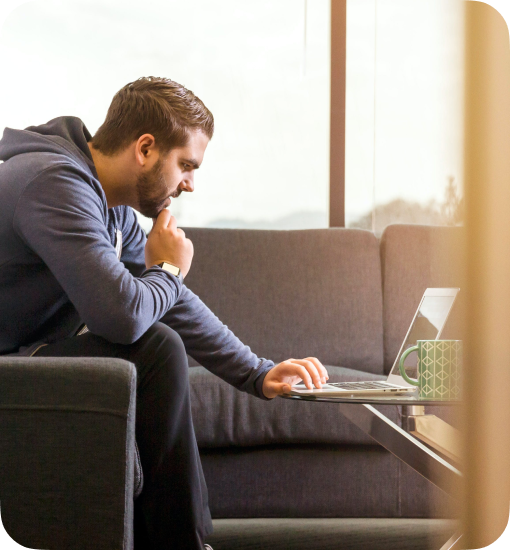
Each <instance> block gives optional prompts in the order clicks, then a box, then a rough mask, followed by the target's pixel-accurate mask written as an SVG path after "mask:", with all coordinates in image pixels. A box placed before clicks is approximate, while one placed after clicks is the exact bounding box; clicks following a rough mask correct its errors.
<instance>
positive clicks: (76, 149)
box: [0, 116, 97, 177]
mask: <svg viewBox="0 0 510 550" xmlns="http://www.w3.org/2000/svg"><path fill="white" fill-rule="evenodd" d="M91 139H92V136H91V135H90V132H89V131H88V130H87V128H86V127H85V124H83V122H82V121H81V120H80V119H79V118H77V117H73V116H64V117H58V118H54V119H53V120H50V121H49V122H47V123H46V124H42V125H41V126H29V127H28V128H25V130H15V129H13V128H5V130H4V134H3V137H2V139H1V140H0V160H3V161H7V160H9V159H10V158H12V157H15V156H17V155H23V154H25V153H55V154H59V155H65V156H72V157H74V159H75V160H76V161H78V162H79V163H80V164H81V165H82V166H84V167H86V168H88V169H89V170H90V171H91V172H92V174H93V175H94V176H95V177H97V173H96V169H95V166H94V161H93V160H92V156H91V154H90V150H89V147H88V145H87V142H88V141H90V140H91Z"/></svg>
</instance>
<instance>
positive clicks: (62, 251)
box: [0, 117, 274, 397]
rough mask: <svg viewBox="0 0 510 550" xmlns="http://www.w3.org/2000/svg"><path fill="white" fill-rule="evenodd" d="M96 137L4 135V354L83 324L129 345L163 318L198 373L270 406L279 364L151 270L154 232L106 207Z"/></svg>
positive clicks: (70, 122)
mask: <svg viewBox="0 0 510 550" xmlns="http://www.w3.org/2000/svg"><path fill="white" fill-rule="evenodd" d="M90 140H91V135H90V134H89V132H88V130H87V128H86V127H85V126H84V124H83V122H82V121H81V120H80V119H78V118H75V117H60V118H56V119H53V120H51V121H50V122H48V123H47V124H44V125H42V126H31V127H29V128H26V129H25V130H13V129H11V128H6V129H5V131H4V134H3V138H2V140H0V160H3V161H4V162H3V163H2V164H0V354H12V353H18V354H22V353H24V352H23V350H26V349H29V348H30V346H31V345H33V344H34V343H35V342H46V343H51V342H55V341H57V340H60V339H63V338H69V337H72V336H74V335H75V334H76V332H77V330H78V329H79V328H80V326H82V325H83V324H86V325H87V327H88V329H89V330H90V331H91V332H92V333H94V334H97V335H98V336H101V337H103V338H105V339H106V340H108V341H110V342H115V343H120V344H130V343H132V342H135V341H136V340H137V339H138V338H140V336H142V335H143V334H144V333H145V332H146V331H147V329H148V328H149V327H150V326H152V325H153V324H154V323H155V322H157V321H161V322H164V323H166V324H167V325H169V326H170V327H172V328H173V329H174V330H176V331H177V332H178V334H179V335H180V336H181V338H182V340H183V342H184V345H185V346H186V350H187V352H188V354H189V355H190V356H192V357H193V358H194V359H196V360H197V361H198V362H199V363H200V364H202V365H204V366H205V367H206V368H208V369H209V370H210V371H211V372H213V373H214V374H216V375H218V376H220V377H221V378H223V379H224V380H226V381H227V382H229V383H231V384H232V385H234V386H235V387H237V388H239V389H241V390H244V391H248V392H249V393H252V394H253V395H256V396H258V397H263V394H262V391H261V385H262V381H263V378H264V374H265V373H266V372H267V371H268V370H269V369H270V368H271V367H272V366H273V365H274V363H273V362H271V361H268V360H265V359H259V358H258V357H257V356H256V355H255V354H254V353H252V352H251V350H250V348H249V347H248V346H245V345H244V344H243V343H242V342H240V340H239V339H238V338H237V337H236V336H235V335H234V334H233V333H232V332H231V331H230V330H229V329H228V328H227V327H226V326H225V325H224V324H223V323H221V322H220V321H219V319H218V318H217V317H216V316H215V315H214V314H213V313H212V312H211V311H210V310H209V309H208V308H207V306H206V305H205V304H204V303H203V302H202V301H201V300H200V299H199V298H198V297H197V296H196V295H195V294H193V292H191V291H190V290H189V289H188V288H187V287H186V286H185V285H184V284H182V283H181V282H180V281H179V279H177V278H176V277H174V276H173V275H171V274H170V273H168V272H167V271H164V270H162V269H160V268H159V267H157V266H156V267H151V268H150V269H146V267H145V255H144V250H145V243H146V235H145V233H144V231H143V230H142V228H141V227H140V225H139V224H138V221H137V219H136V216H135V213H134V212H133V210H132V209H131V208H130V207H128V206H117V207H115V208H110V209H108V206H107V202H106V196H105V194H104V191H103V188H102V187H101V184H100V183H99V180H98V176H97V172H96V169H95V167H94V162H93V160H92V156H91V154H90V150H89V148H88V145H87V141H90ZM116 247H117V250H116ZM119 255H120V258H119ZM27 346H28V348H27ZM20 348H21V349H20Z"/></svg>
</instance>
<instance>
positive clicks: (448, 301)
mask: <svg viewBox="0 0 510 550" xmlns="http://www.w3.org/2000/svg"><path fill="white" fill-rule="evenodd" d="M454 300H455V296H427V295H425V296H424V297H423V298H422V301H421V303H420V306H419V308H418V311H417V313H416V315H415V317H414V320H413V324H412V325H411V328H410V329H409V332H408V333H407V336H406V339H405V342H404V345H403V346H402V348H401V349H400V352H399V354H398V357H397V359H396V361H395V363H394V365H393V368H392V369H391V372H390V374H394V375H397V376H400V372H399V368H398V362H399V359H400V356H401V355H402V354H403V353H404V351H405V350H406V349H408V348H410V347H412V346H415V345H416V342H417V341H418V340H435V339H436V338H437V337H438V336H439V334H440V332H441V331H442V329H443V326H444V324H445V322H446V318H447V317H448V314H449V313H450V309H451V308H452V305H453V302H454ZM416 364H417V357H416V353H411V354H410V355H408V357H407V358H406V360H405V362H404V365H405V367H406V372H407V374H408V375H409V376H411V377H412V378H416V375H417V373H416Z"/></svg>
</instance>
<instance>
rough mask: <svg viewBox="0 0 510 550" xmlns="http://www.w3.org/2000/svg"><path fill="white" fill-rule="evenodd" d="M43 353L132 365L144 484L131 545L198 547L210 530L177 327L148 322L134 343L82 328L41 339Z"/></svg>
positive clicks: (139, 548) (139, 547)
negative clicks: (118, 360) (109, 359)
mask: <svg viewBox="0 0 510 550" xmlns="http://www.w3.org/2000/svg"><path fill="white" fill-rule="evenodd" d="M36 355H37V356H46V357H118V358H121V359H126V360H128V361H131V362H132V363H134V364H135V366H136V369H137V400H136V441H137V443H138V448H139V451H140V460H141V462H142V468H143V473H144V487H143V491H142V493H141V495H140V496H139V498H138V499H137V500H136V501H135V549H136V550H146V549H147V550H149V549H150V550H160V549H161V550H162V549H165V550H170V549H172V550H174V549H175V550H180V549H183V550H184V549H186V550H198V549H200V550H202V548H203V540H204V537H205V536H206V535H208V534H210V533H211V532H212V522H211V516H210V513H209V508H208V505H207V489H206V485H205V480H204V477H203V473H202V466H201V463H200V456H199V454H198V448H197V444H196V439H195V433H194V430H193V423H192V419H191V404H190V394H189V379H188V362H187V357H186V350H185V348H184V345H183V343H182V340H181V339H180V337H179V335H178V334H177V333H176V332H175V331H174V330H172V329H171V328H169V327H168V326H166V325H165V324H163V323H156V324H154V325H153V326H152V327H151V328H150V329H149V330H148V331H147V332H146V333H145V334H144V335H143V336H142V337H141V338H140V339H139V340H137V341H136V342H135V343H134V344H130V345H121V344H113V343H111V342H108V341H106V340H105V339H104V338H101V337H99V336H96V335H94V334H91V333H90V332H89V333H86V334H83V335H82V336H75V337H74V338H69V339H67V340H62V341H60V342H56V343H54V344H49V345H47V346H44V347H42V348H41V349H40V350H39V351H38V352H37V354H36Z"/></svg>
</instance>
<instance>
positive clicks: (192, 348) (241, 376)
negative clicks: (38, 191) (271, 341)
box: [121, 208, 274, 399]
mask: <svg viewBox="0 0 510 550" xmlns="http://www.w3.org/2000/svg"><path fill="white" fill-rule="evenodd" d="M127 210H128V212H126V215H125V216H124V220H126V223H125V224H124V226H123V228H122V234H123V235H125V238H124V245H123V248H122V256H121V260H122V261H123V262H124V264H125V265H126V267H127V268H128V269H129V270H130V271H131V273H133V274H135V275H136V274H137V273H141V272H142V271H143V269H144V267H145V252H144V251H145V242H146V240H147V239H146V237H145V233H144V231H143V230H142V228H141V227H140V224H139V223H138V220H137V219H136V216H135V213H134V212H133V210H132V209H131V208H128V209H127ZM160 321H161V322H162V323H165V324H167V325H168V326H169V327H171V328H173V329H174V330H175V331H176V332H177V334H179V336H180V337H181V339H182V341H183V343H184V346H185V348H186V352H187V353H188V354H189V355H190V356H191V357H193V359H195V360H196V361H198V362H199V363H200V364H201V365H203V366H204V367H205V368H206V369H207V370H209V371H210V372H212V373H213V374H215V375H216V376H219V377H220V378H222V379H223V380H225V381H226V382H228V383H229V384H231V385H232V386H234V387H236V388H237V389H239V390H241V391H246V392H248V393H251V394H252V395H255V396H256V397H260V398H261V399H267V398H266V397H265V396H264V394H263V392H262V384H263V382H264V378H265V375H266V373H267V372H268V371H269V370H271V369H272V368H273V367H274V363H273V362H272V361H269V360H267V359H263V358H259V357H257V355H255V353H253V352H252V351H251V349H250V348H249V347H248V346H246V345H244V344H243V343H242V342H241V340H239V338H237V336H235V334H234V333H233V332H232V331H231V330H230V329H229V328H228V327H227V326H226V325H224V324H223V323H222V322H221V321H220V320H219V319H218V317H216V315H214V313H213V312H212V311H211V310H210V309H209V308H208V307H207V306H206V305H205V304H204V302H202V300H201V299H200V298H199V297H198V296H197V295H196V294H194V293H193V292H192V291H191V290H190V289H189V288H187V287H186V285H183V288H182V292H181V294H180V295H179V299H178V300H177V302H176V303H175V305H174V306H173V307H172V308H171V309H170V310H169V311H167V312H166V313H165V314H164V315H163V317H162V318H161V319H160Z"/></svg>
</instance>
